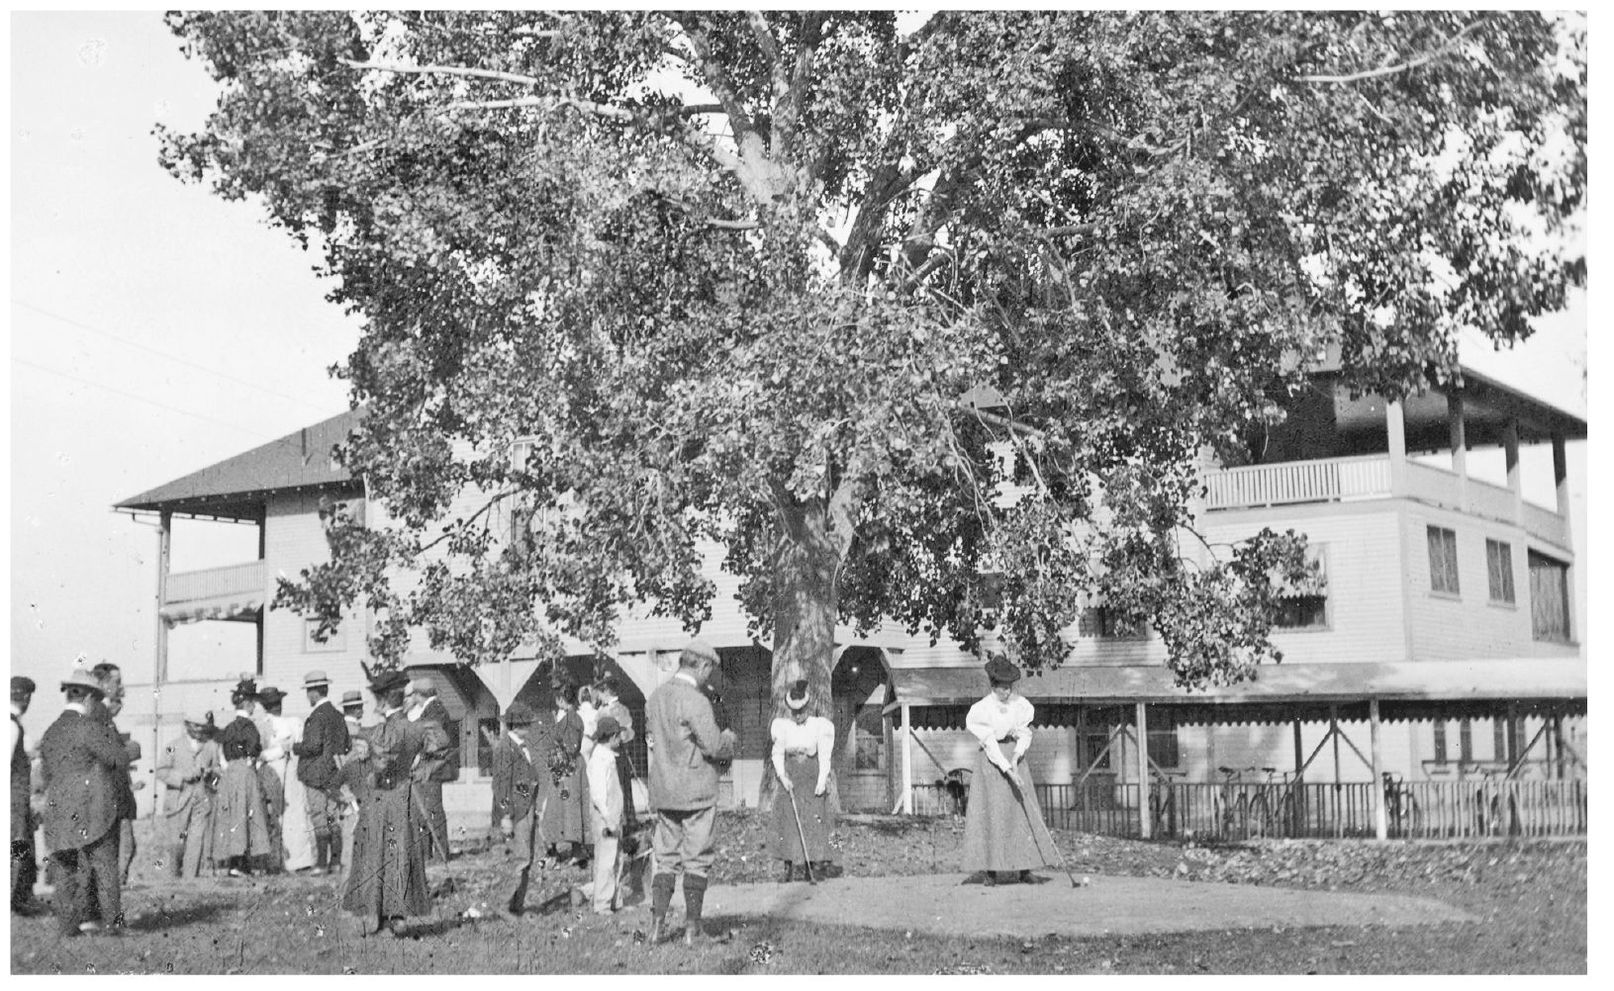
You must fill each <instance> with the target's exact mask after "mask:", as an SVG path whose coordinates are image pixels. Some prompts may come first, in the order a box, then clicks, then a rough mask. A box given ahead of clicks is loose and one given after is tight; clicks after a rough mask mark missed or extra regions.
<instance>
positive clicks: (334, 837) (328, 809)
mask: <svg viewBox="0 0 1614 991" xmlns="http://www.w3.org/2000/svg"><path fill="white" fill-rule="evenodd" d="M303 690H304V691H306V692H307V693H308V704H309V706H311V709H310V711H309V713H308V718H307V719H306V720H304V722H303V736H302V740H301V741H299V742H298V743H295V744H293V745H292V751H293V752H294V753H295V754H296V755H297V780H298V781H300V782H302V785H303V788H304V793H305V795H306V796H307V802H308V823H309V827H310V828H311V829H312V830H313V834H314V870H313V873H315V874H324V873H325V872H327V871H331V872H335V871H338V870H340V869H341V866H342V807H341V801H340V799H339V797H338V794H337V792H338V789H339V787H340V786H339V785H338V783H337V780H336V776H337V770H338V769H337V766H336V760H337V758H338V757H341V756H342V755H343V754H345V753H347V752H348V747H349V746H350V741H349V738H348V732H347V720H345V719H343V718H342V714H341V713H340V712H337V711H336V706H334V705H332V704H331V679H329V678H327V677H325V672H324V671H310V672H308V674H306V675H304V676H303Z"/></svg>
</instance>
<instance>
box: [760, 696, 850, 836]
mask: <svg viewBox="0 0 1614 991" xmlns="http://www.w3.org/2000/svg"><path fill="white" fill-rule="evenodd" d="M770 732H771V733H772V736H773V771H774V773H775V774H777V775H778V776H779V778H780V779H781V780H783V779H784V778H786V777H788V778H789V779H790V783H791V786H792V787H793V788H794V789H795V791H794V800H795V801H794V804H792V801H791V800H792V795H791V794H786V793H785V791H784V789H783V788H781V789H780V790H779V793H778V794H776V795H774V798H773V849H774V856H776V857H778V858H779V859H780V860H788V861H790V862H791V863H793V864H799V863H802V862H803V861H813V862H817V861H824V860H830V859H832V855H831V853H830V848H829V832H830V829H831V828H832V827H833V826H834V824H835V818H834V814H833V812H832V811H831V810H830V807H829V788H828V785H829V772H830V767H831V766H832V764H833V761H834V756H835V724H834V723H832V722H830V721H829V720H828V719H825V718H824V717H823V716H808V717H807V719H806V720H804V721H803V722H800V723H798V722H796V720H795V719H793V718H788V719H787V718H779V719H775V720H774V721H773V726H772V729H771V731H770ZM819 791H823V792H824V794H822V795H820V794H818V792H819ZM798 816H799V818H800V825H799V828H798V824H797V818H798ZM803 836H805V837H806V842H807V848H806V850H805V851H803V849H802V837H803Z"/></svg>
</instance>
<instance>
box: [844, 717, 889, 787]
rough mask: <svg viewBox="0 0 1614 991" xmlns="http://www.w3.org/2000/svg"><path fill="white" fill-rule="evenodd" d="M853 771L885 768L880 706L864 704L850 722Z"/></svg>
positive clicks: (883, 725)
mask: <svg viewBox="0 0 1614 991" xmlns="http://www.w3.org/2000/svg"><path fill="white" fill-rule="evenodd" d="M852 734H853V751H852V769H853V770H854V771H880V770H884V768H885V723H884V722H883V721H882V720H881V718H880V707H879V706H877V705H865V706H863V707H862V708H860V709H858V711H857V720H856V721H855V722H854V723H853V724H852Z"/></svg>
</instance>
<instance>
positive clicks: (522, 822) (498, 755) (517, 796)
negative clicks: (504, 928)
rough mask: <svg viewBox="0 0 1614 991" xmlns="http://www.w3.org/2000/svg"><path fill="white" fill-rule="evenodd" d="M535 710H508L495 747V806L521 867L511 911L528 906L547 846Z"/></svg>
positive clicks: (517, 705)
mask: <svg viewBox="0 0 1614 991" xmlns="http://www.w3.org/2000/svg"><path fill="white" fill-rule="evenodd" d="M536 718H537V717H536V716H535V715H534V714H533V711H532V710H531V709H529V708H527V706H525V705H523V704H522V703H520V702H512V703H510V708H508V709H506V710H505V713H504V724H505V732H504V734H503V735H502V736H500V737H499V742H498V743H497V744H495V745H494V747H493V806H494V810H495V814H496V816H497V818H498V820H499V832H500V834H501V835H502V836H503V837H504V838H505V839H506V840H507V841H508V840H514V841H515V850H514V853H515V858H516V860H517V861H519V862H520V864H521V867H520V869H519V871H518V876H517V879H516V883H515V888H514V890H513V892H512V894H511V895H510V899H509V902H508V909H507V910H508V911H509V912H510V914H512V915H520V914H521V913H522V911H523V910H524V909H525V907H526V902H527V887H528V881H529V879H530V878H531V875H532V861H533V858H534V857H535V856H537V855H538V854H539V853H540V852H542V850H543V849H544V843H543V841H542V840H541V839H540V838H539V837H538V790H539V786H538V781H539V776H540V775H542V774H545V773H547V769H546V768H545V767H544V765H543V764H542V760H543V758H542V756H541V755H540V754H539V752H538V746H537V742H538V741H536V740H534V739H533V738H532V736H531V735H530V733H531V730H532V724H533V721H534V720H535V719H536Z"/></svg>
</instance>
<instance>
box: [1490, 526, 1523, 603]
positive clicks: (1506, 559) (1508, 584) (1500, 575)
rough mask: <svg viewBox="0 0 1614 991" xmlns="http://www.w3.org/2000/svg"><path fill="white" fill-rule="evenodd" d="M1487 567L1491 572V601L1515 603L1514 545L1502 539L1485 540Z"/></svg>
mask: <svg viewBox="0 0 1614 991" xmlns="http://www.w3.org/2000/svg"><path fill="white" fill-rule="evenodd" d="M1485 568H1486V570H1487V571H1488V572H1489V573H1490V585H1491V601H1492V602H1502V603H1506V604H1507V605H1510V606H1511V605H1513V604H1514V602H1516V601H1517V600H1516V599H1515V598H1514V595H1513V546H1512V545H1511V544H1505V543H1503V542H1502V541H1500V540H1487V541H1485Z"/></svg>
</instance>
